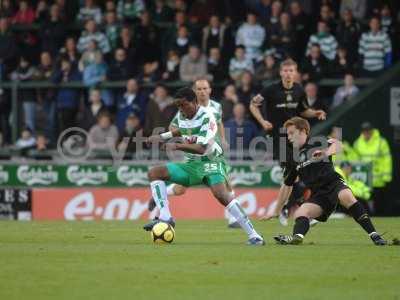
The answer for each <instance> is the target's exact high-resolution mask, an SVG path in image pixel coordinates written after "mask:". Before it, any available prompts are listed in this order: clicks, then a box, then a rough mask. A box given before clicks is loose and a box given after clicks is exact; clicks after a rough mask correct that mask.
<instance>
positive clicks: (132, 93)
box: [116, 79, 148, 131]
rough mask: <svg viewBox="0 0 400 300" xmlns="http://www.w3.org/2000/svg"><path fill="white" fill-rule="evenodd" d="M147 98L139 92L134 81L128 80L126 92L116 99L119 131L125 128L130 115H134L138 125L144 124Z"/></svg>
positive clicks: (137, 85)
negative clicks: (138, 121) (137, 119)
mask: <svg viewBox="0 0 400 300" xmlns="http://www.w3.org/2000/svg"><path fill="white" fill-rule="evenodd" d="M147 102H148V99H147V96H146V95H145V94H144V93H143V92H142V91H141V90H140V88H139V84H138V82H137V80H136V79H129V80H128V81H127V83H126V92H125V93H124V94H123V95H122V96H121V98H119V99H118V102H117V122H116V124H117V127H118V129H119V130H120V131H122V130H123V128H124V126H125V121H126V118H127V117H128V116H129V115H130V114H131V113H134V114H136V115H137V116H138V117H139V119H140V123H141V124H144V121H145V116H146V109H147Z"/></svg>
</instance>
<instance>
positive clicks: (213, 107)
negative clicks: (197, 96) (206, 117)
mask: <svg viewBox="0 0 400 300" xmlns="http://www.w3.org/2000/svg"><path fill="white" fill-rule="evenodd" d="M204 107H205V108H207V110H208V111H210V112H211V113H212V114H213V115H214V117H215V120H216V121H217V123H220V122H221V121H222V105H221V104H220V103H218V102H217V101H214V100H211V99H210V100H209V101H208V105H207V106H204Z"/></svg>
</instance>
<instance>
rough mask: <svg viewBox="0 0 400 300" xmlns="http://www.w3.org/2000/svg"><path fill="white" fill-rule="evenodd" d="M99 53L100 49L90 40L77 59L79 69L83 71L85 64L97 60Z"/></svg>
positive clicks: (87, 64)
mask: <svg viewBox="0 0 400 300" xmlns="http://www.w3.org/2000/svg"><path fill="white" fill-rule="evenodd" d="M101 55H102V54H101V51H100V50H99V49H98V46H97V43H96V41H95V40H91V41H90V42H89V45H88V47H87V49H86V50H85V51H84V52H83V53H82V56H81V59H80V60H79V64H78V67H79V71H81V72H83V70H84V69H85V68H86V67H87V66H89V65H90V64H93V63H95V62H96V61H97V60H99V57H100V56H101Z"/></svg>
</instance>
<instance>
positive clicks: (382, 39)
mask: <svg viewBox="0 0 400 300" xmlns="http://www.w3.org/2000/svg"><path fill="white" fill-rule="evenodd" d="M369 28H370V31H369V32H364V33H363V34H362V35H361V39H360V40H359V47H358V53H359V54H360V56H361V59H362V70H361V72H362V75H364V76H367V77H375V76H377V75H379V74H380V73H381V72H382V71H383V70H384V69H385V68H387V67H389V66H390V65H391V64H392V42H391V41H390V38H389V36H388V34H387V33H385V32H383V31H382V30H381V29H380V20H379V18H378V17H372V18H371V20H370V21H369Z"/></svg>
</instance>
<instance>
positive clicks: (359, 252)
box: [0, 218, 400, 300]
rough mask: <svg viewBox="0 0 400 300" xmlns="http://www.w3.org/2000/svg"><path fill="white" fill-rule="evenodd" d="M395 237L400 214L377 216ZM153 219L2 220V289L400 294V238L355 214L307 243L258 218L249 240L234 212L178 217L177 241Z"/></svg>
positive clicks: (174, 294) (14, 295)
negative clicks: (162, 237) (376, 238)
mask: <svg viewBox="0 0 400 300" xmlns="http://www.w3.org/2000/svg"><path fill="white" fill-rule="evenodd" d="M374 221H375V223H376V225H377V227H378V229H379V230H380V231H382V232H384V231H388V234H387V235H386V237H387V238H389V237H394V236H396V235H400V222H399V219H395V218H392V219H375V220H374ZM142 224H143V222H97V223H96V222H87V223H84V222H71V223H66V222H53V223H50V222H49V223H43V222H41V223H38V222H26V223H25V222H9V221H4V222H0V299H4V300H5V299H247V300H250V299H352V300H355V299H380V300H387V299H400V247H396V246H388V247H376V246H374V245H373V244H372V243H371V242H370V240H369V238H368V237H367V236H366V234H364V232H363V231H362V230H361V229H360V228H359V227H358V225H357V224H355V223H354V222H353V221H352V220H351V219H345V220H332V221H330V222H328V223H326V224H319V225H318V226H316V227H314V228H312V229H311V232H310V234H309V235H308V236H307V239H306V240H305V244H303V245H301V246H279V245H275V244H274V243H273V241H272V239H271V237H272V236H273V235H274V234H276V233H287V232H290V231H291V227H288V228H284V227H281V226H280V225H278V224H277V222H276V221H273V222H265V223H264V222H255V226H256V228H257V229H258V230H259V231H260V232H261V233H262V234H263V235H264V236H265V238H266V240H267V242H268V244H267V245H266V246H265V247H249V246H246V245H245V244H244V243H245V241H246V236H245V234H244V233H243V232H242V231H241V230H232V229H227V227H226V224H225V222H224V221H203V222H200V221H178V223H177V228H176V234H177V235H176V240H175V241H174V243H173V244H171V245H162V246H160V245H154V244H152V242H151V240H150V235H149V233H146V232H144V231H143V230H142V229H141V225H142Z"/></svg>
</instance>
